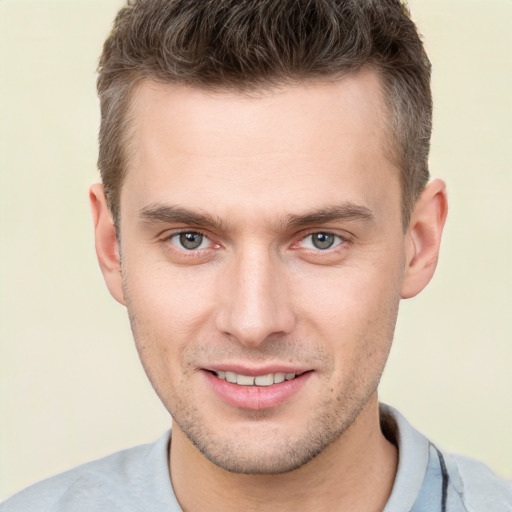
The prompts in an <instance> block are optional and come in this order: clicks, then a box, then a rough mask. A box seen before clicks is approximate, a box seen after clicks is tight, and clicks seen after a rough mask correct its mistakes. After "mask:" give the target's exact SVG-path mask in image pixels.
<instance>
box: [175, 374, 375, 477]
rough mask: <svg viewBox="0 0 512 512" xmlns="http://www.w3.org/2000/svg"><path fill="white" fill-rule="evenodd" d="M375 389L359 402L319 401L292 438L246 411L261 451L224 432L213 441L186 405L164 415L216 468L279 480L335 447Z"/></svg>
mask: <svg viewBox="0 0 512 512" xmlns="http://www.w3.org/2000/svg"><path fill="white" fill-rule="evenodd" d="M377 386H378V380H377V381H376V382H375V383H373V385H372V386H371V387H370V388H369V389H368V390H367V392H366V393H365V394H364V395H363V396H361V397H355V396H345V395H344V394H341V395H339V396H338V397H337V398H336V399H329V400H325V401H323V402H322V403H321V404H320V406H319V411H320V412H318V413H317V414H316V415H315V416H314V417H313V418H311V419H310V420H309V421H308V422H307V424H306V426H305V428H304V429H303V431H302V433H301V434H300V435H299V436H297V437H295V438H292V437H291V436H289V435H286V434H284V435H283V433H282V431H281V432H278V431H276V432H274V431H273V429H272V427H268V425H267V424H266V422H265V420H266V416H267V415H268V414H265V411H249V412H248V413H247V414H246V419H247V420H248V421H254V422H260V423H261V430H262V431H263V436H264V437H265V440H264V441H263V442H265V444H264V446H263V447H262V446H261V440H258V442H257V443H254V444H253V445H252V446H248V445H247V443H251V444H252V438H251V437H246V436H234V435H230V433H229V432H227V433H226V434H225V435H224V436H221V435H219V434H218V433H217V432H215V431H213V430H212V429H210V428H209V426H208V420H207V418H202V415H201V412H200V411H198V410H197V409H196V408H191V407H190V405H188V407H187V405H186V404H184V403H183V402H182V401H181V400H179V401H178V402H177V403H176V404H175V406H174V407H173V408H172V409H173V410H172V411H170V412H171V415H172V417H173V420H174V421H175V423H176V424H177V425H178V426H179V428H180V430H181V431H182V432H183V433H184V434H185V436H186V437H187V438H188V439H189V440H190V441H191V443H192V444H193V445H194V446H195V447H196V448H197V449H198V450H199V451H200V452H201V453H202V454H203V455H204V456H205V457H206V458H207V459H208V460H209V461H210V462H212V463H213V464H215V465H216V466H218V467H220V468H222V469H224V470H226V471H229V472H232V473H238V474H250V475H272V474H281V473H287V472H291V471H294V470H297V469H299V468H301V467H302V466H304V465H305V464H307V463H308V462H310V461H311V460H312V459H314V458H315V457H317V456H318V455H319V454H321V453H322V452H324V450H325V449H326V448H327V447H328V446H329V445H331V444H332V443H333V442H335V441H337V440H338V439H339V438H340V437H341V436H342V435H343V434H344V433H345V432H346V431H347V430H348V429H349V428H350V427H351V425H353V424H354V422H355V421H356V419H357V417H358V416H359V414H360V412H361V411H362V409H363V408H364V407H365V405H367V403H368V402H369V400H370V399H371V398H372V397H373V396H375V393H376V389H377ZM270 414H271V413H270ZM276 430H277V429H276Z"/></svg>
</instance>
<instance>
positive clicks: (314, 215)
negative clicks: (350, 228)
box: [286, 202, 375, 228]
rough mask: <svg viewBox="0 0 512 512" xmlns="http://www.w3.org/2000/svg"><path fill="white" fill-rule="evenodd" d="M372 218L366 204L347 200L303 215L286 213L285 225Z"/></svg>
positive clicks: (370, 219)
mask: <svg viewBox="0 0 512 512" xmlns="http://www.w3.org/2000/svg"><path fill="white" fill-rule="evenodd" d="M374 219H375V216H374V214H373V212H372V211H371V210H370V209H369V208H367V207H366V206H362V205H358V204H355V203H350V202H347V203H343V204H341V205H338V206H328V207H326V208H320V209H318V210H314V211H312V212H311V213H305V214H303V215H288V216H287V220H286V226H288V227H293V228H295V227H301V226H307V225H310V224H325V223H327V222H335V221H372V220H374Z"/></svg>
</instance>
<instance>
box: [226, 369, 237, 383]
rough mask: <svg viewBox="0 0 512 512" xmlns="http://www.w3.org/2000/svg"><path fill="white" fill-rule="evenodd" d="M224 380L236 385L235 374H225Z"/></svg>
mask: <svg viewBox="0 0 512 512" xmlns="http://www.w3.org/2000/svg"><path fill="white" fill-rule="evenodd" d="M226 380H227V381H228V382H231V383H232V384H236V373H233V372H226Z"/></svg>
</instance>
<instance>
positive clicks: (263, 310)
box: [216, 251, 295, 347]
mask: <svg viewBox="0 0 512 512" xmlns="http://www.w3.org/2000/svg"><path fill="white" fill-rule="evenodd" d="M282 266H283V264H282V262H280V261H279V260H278V257H276V256H273V255H272V254H269V253H268V251H260V252H257V251H248V252H247V253H246V254H244V255H238V257H237V258H233V261H232V262H231V263H230V264H229V265H228V266H227V267H226V269H225V272H224V273H222V276H219V278H220V281H221V282H219V283H217V284H218V288H217V290H218V299H219V300H218V302H217V315H216V327H217V329H218V330H219V331H221V332H222V333H224V334H229V335H231V336H233V337H234V338H236V340H237V341H238V342H239V343H241V344H243V345H245V346H247V347H257V346H259V345H260V344H262V343H263V342H264V341H265V340H266V339H267V338H268V337H269V336H271V335H276V334H281V335H282V334H288V333H290V332H291V331H292V330H293V328H294V326H295V315H294V312H293V308H292V297H291V295H290V293H289V287H288V286H287V284H286V281H287V279H286V275H285V271H284V269H283V268H282Z"/></svg>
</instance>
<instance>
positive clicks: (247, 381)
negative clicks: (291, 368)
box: [211, 370, 304, 387]
mask: <svg viewBox="0 0 512 512" xmlns="http://www.w3.org/2000/svg"><path fill="white" fill-rule="evenodd" d="M211 373H212V374H213V375H215V376H216V377H217V378H218V379H220V380H225V381H226V382H229V383H231V384H237V385H238V386H261V387H266V386H272V385H273V384H280V383H281V382H285V381H287V380H293V379H295V378H296V377H297V376H298V375H301V374H297V373H282V372H277V373H267V374H265V375H256V376H251V375H242V374H240V373H235V372H230V371H222V370H219V371H214V372H211ZM303 373H304V372H303Z"/></svg>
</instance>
